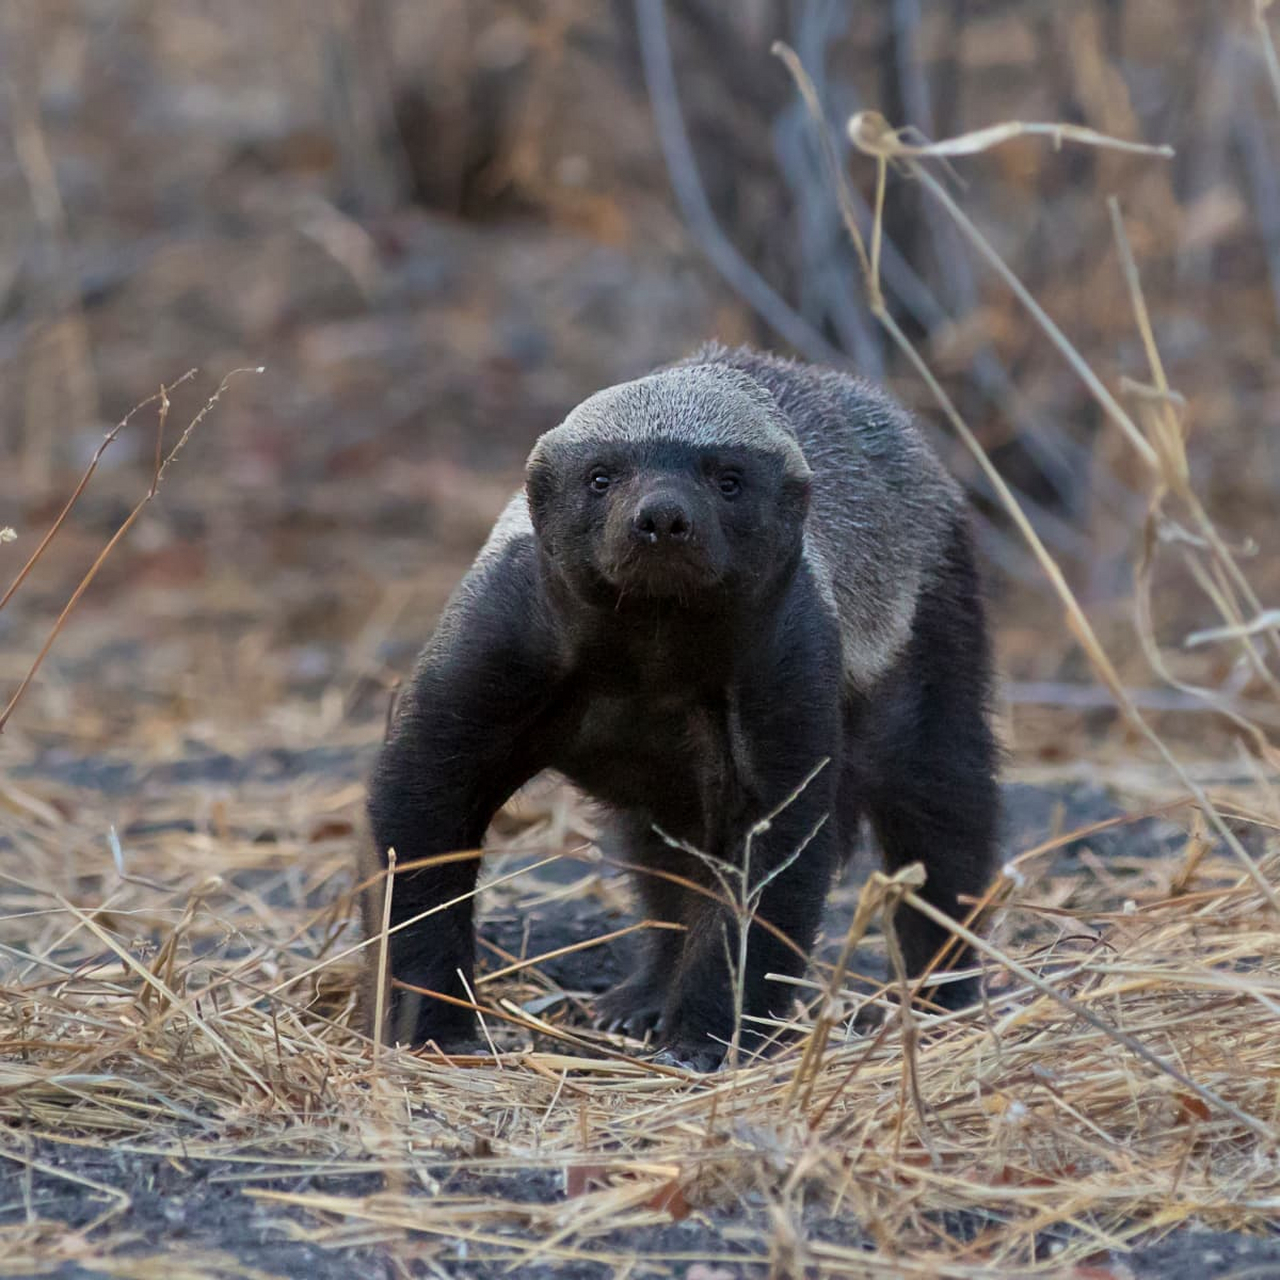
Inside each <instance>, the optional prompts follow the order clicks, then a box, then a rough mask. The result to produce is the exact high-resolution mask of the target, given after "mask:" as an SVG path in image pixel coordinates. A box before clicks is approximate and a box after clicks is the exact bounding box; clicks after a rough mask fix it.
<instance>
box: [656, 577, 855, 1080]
mask: <svg viewBox="0 0 1280 1280" xmlns="http://www.w3.org/2000/svg"><path fill="white" fill-rule="evenodd" d="M792 597H793V598H792V601H791V602H790V606H789V608H788V610H787V613H786V617H785V618H784V619H783V625H781V626H779V627H778V628H777V631H776V634H777V644H776V647H775V648H774V649H773V651H772V652H771V653H770V655H769V661H768V662H767V664H766V665H765V667H764V668H763V669H761V670H758V671H755V672H753V673H752V674H751V676H750V677H749V678H747V679H745V680H744V681H743V682H742V685H741V687H740V689H739V690H738V692H737V696H736V698H735V705H734V709H733V720H734V725H733V732H732V735H731V736H732V738H733V740H734V742H735V748H736V749H735V751H734V753H733V754H734V760H733V767H734V769H735V770H737V771H738V772H739V773H740V775H741V776H740V786H739V788H738V790H739V798H738V802H737V803H734V804H730V805H729V807H728V808H727V811H726V812H724V813H723V814H721V815H717V816H716V819H714V820H713V821H715V823H716V825H718V826H719V828H720V831H721V833H722V834H721V837H720V839H719V840H718V841H716V842H715V843H716V847H714V848H712V849H711V850H709V852H711V853H713V854H715V855H717V856H719V857H720V858H721V859H723V860H725V861H726V862H729V863H731V864H732V865H733V866H734V867H736V868H737V874H729V875H727V876H721V877H717V876H714V875H713V874H709V873H708V872H707V870H706V869H705V868H702V869H700V870H701V874H700V875H698V877H697V878H698V879H699V880H700V881H701V883H702V885H703V887H704V889H706V890H707V891H708V893H712V892H713V893H714V894H715V895H716V896H715V897H712V896H708V894H707V893H704V894H699V895H694V894H690V895H689V901H688V904H687V906H686V912H685V925H686V932H685V935H684V944H683V947H682V950H681V953H680V957H679V962H678V966H677V969H676V972H675V974H674V977H673V979H672V980H671V982H670V986H669V988H668V992H667V998H666V1003H665V1006H664V1010H663V1016H662V1026H661V1040H662V1042H663V1044H664V1045H665V1047H666V1049H667V1051H668V1053H669V1055H670V1056H671V1057H672V1058H673V1059H674V1060H676V1061H678V1062H681V1063H683V1064H684V1065H688V1066H691V1067H694V1068H695V1069H698V1070H708V1069H711V1068H712V1067H714V1066H715V1065H716V1064H717V1063H719V1061H720V1060H721V1058H722V1057H723V1055H724V1050H725V1046H726V1044H728V1043H729V1042H730V1040H731V1039H732V1037H733V1033H734V1019H735V1014H736V1013H737V1011H738V1010H739V1008H740V1010H741V1013H742V1016H743V1025H742V1028H741V1031H740V1041H739V1043H740V1044H741V1046H742V1047H743V1048H744V1049H745V1050H747V1051H748V1052H750V1051H751V1050H753V1049H756V1048H759V1047H760V1046H761V1045H762V1044H763V1043H764V1041H765V1040H766V1039H767V1038H768V1037H769V1035H770V1031H769V1029H768V1028H767V1027H766V1026H763V1025H762V1024H761V1023H759V1022H753V1021H752V1019H767V1018H769V1017H770V1016H771V1015H777V1016H786V1014H787V1013H788V1011H789V1010H790V1008H791V1005H792V1002H793V999H794V995H795V988H794V987H792V986H791V985H790V984H787V983H783V982H774V981H770V980H769V979H768V978H767V976H766V975H768V974H771V973H774V974H782V975H787V976H791V977H800V976H802V975H803V974H804V972H805V969H806V966H807V964H808V960H809V953H810V950H811V949H812V947H813V943H814V939H815V937H816V935H817V932H818V927H819V925H820V923H821V920H822V913H823V905H824V903H825V901H826V895H827V890H828V888H829V886H830V881H831V875H832V872H833V870H834V867H835V865H836V862H837V860H838V841H839V833H838V831H837V824H836V821H835V812H834V810H835V807H836V789H837V786H838V784H839V780H840V777H841V767H840V765H841V761H840V750H841V734H842V730H841V717H840V709H839V699H838V691H839V688H840V660H839V644H838V637H837V634H836V630H835V624H834V620H832V619H830V618H829V617H828V616H827V615H826V610H825V608H824V607H823V606H822V605H821V603H820V602H819V601H818V600H817V599H816V596H812V595H811V594H810V591H809V589H808V584H806V583H803V582H802V583H800V584H798V585H797V588H796V590H795V591H793V593H792ZM762 819H767V821H762ZM695 874H696V873H695ZM726 891H727V892H726ZM726 896H728V897H729V898H730V899H731V901H730V902H728V903H726V902H724V901H723V899H724V898H725V897H726ZM744 926H745V927H746V938H745V943H746V945H745V949H744V948H743V946H742V943H743V929H744ZM739 984H740V985H739Z"/></svg>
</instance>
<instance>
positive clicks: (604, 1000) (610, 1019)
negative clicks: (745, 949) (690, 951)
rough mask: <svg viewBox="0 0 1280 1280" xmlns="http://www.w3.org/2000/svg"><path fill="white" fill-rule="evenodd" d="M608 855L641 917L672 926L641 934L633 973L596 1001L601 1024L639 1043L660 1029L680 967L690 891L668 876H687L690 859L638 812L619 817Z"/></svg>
mask: <svg viewBox="0 0 1280 1280" xmlns="http://www.w3.org/2000/svg"><path fill="white" fill-rule="evenodd" d="M606 851H607V854H608V856H610V857H611V858H615V859H617V860H618V861H620V862H623V863H626V864H627V865H628V867H629V868H631V878H632V883H633V885H634V886H635V890H636V898H637V904H636V905H637V909H638V913H639V915H640V918H641V919H642V920H650V921H653V922H655V924H665V925H670V926H673V927H669V928H656V927H655V928H650V929H646V930H644V931H643V937H642V938H641V940H640V942H639V944H638V946H637V947H636V948H635V952H634V954H635V966H634V969H635V971H634V972H633V973H632V974H631V975H630V976H629V977H627V978H625V979H623V981H622V982H620V983H618V985H617V986H615V987H613V988H612V989H611V990H609V991H606V992H605V993H604V995H602V996H599V997H598V998H597V999H596V1015H597V1021H598V1023H599V1024H600V1026H602V1027H603V1028H604V1029H605V1030H607V1031H623V1032H625V1033H626V1034H627V1035H630V1036H635V1037H636V1039H643V1038H644V1036H645V1035H646V1034H647V1033H649V1032H651V1031H656V1030H658V1029H659V1028H660V1026H661V1022H662V1008H663V1005H664V1004H665V1003H666V999H667V993H668V991H669V989H670V986H671V981H672V975H673V974H674V973H675V970H676V967H677V965H678V964H679V963H680V953H681V951H682V949H683V947H684V928H683V925H684V923H685V920H686V919H687V907H688V899H689V896H690V890H688V889H686V888H683V887H682V886H681V885H680V884H678V883H676V881H675V880H673V879H672V878H671V877H673V876H674V877H679V878H681V879H688V878H689V877H690V871H691V868H690V867H689V855H688V854H686V853H684V852H682V851H681V850H679V849H674V848H672V847H671V846H670V845H669V844H667V842H666V841H665V840H663V839H662V837H661V836H660V835H659V834H658V833H657V832H656V831H655V830H654V829H653V823H652V820H651V819H650V818H649V817H648V815H646V814H641V813H625V814H620V815H618V817H617V818H616V819H615V821H614V822H613V824H612V830H611V839H610V840H609V842H608V845H607V850H606Z"/></svg>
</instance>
